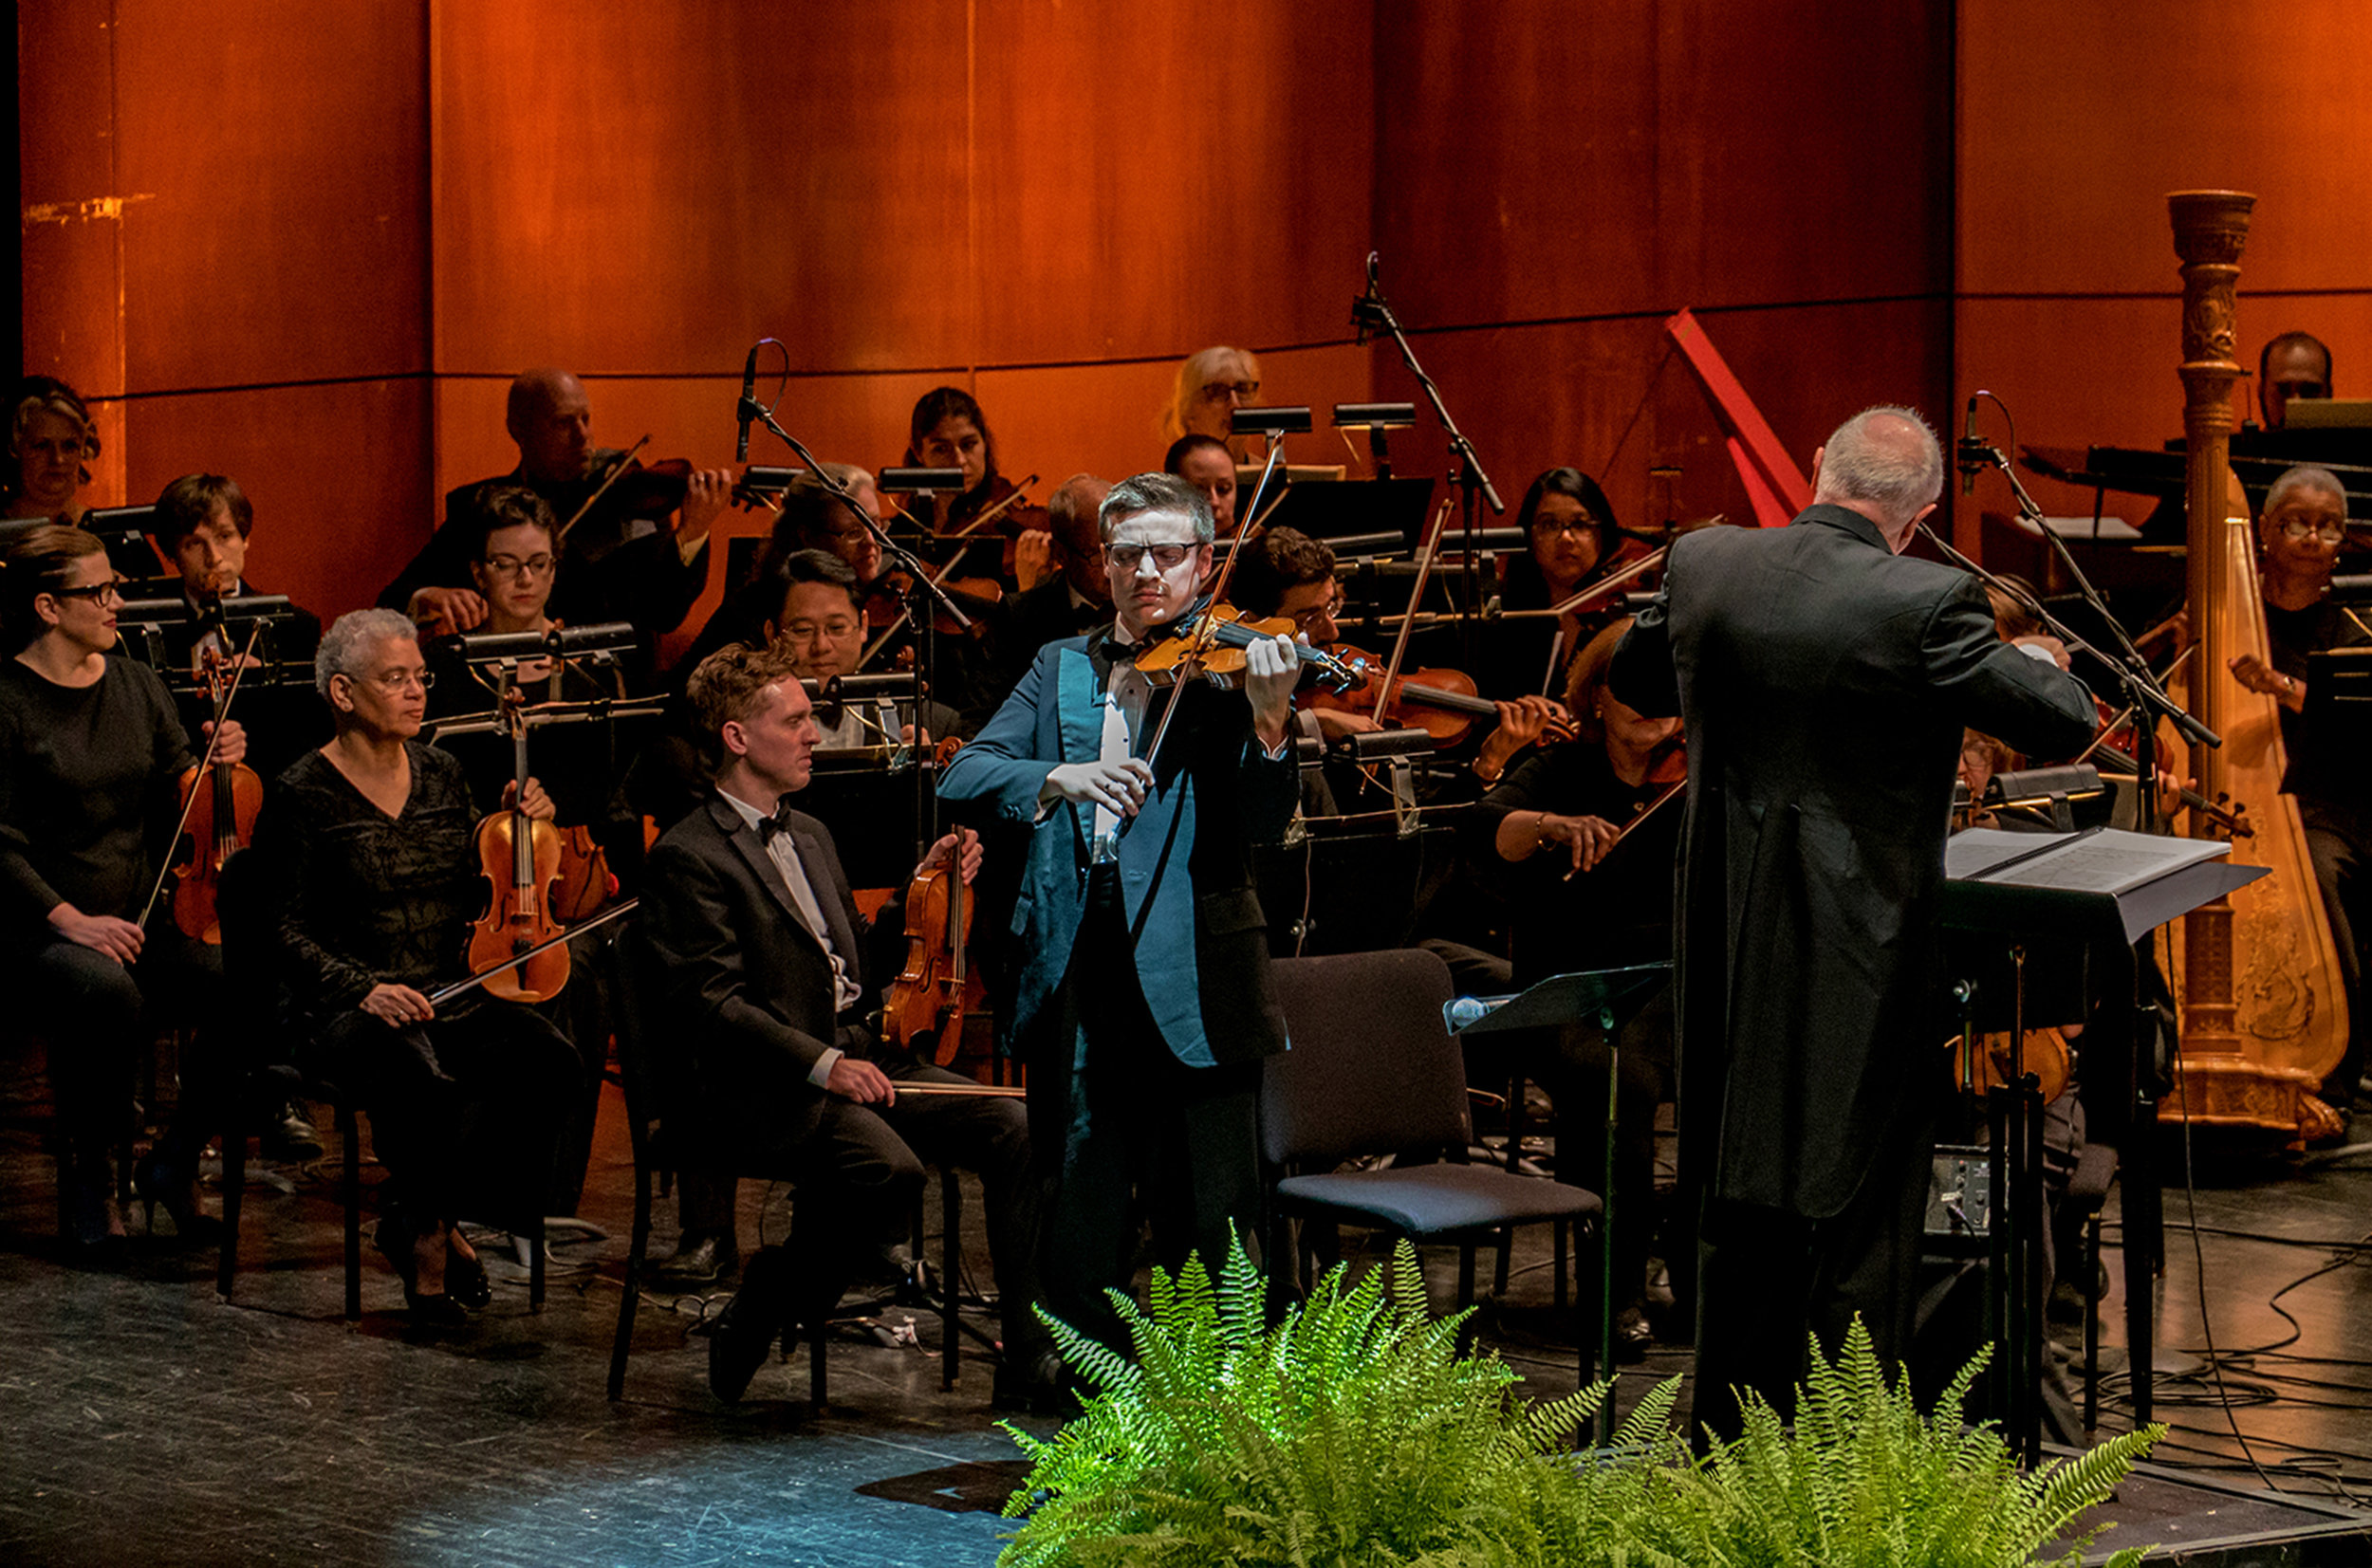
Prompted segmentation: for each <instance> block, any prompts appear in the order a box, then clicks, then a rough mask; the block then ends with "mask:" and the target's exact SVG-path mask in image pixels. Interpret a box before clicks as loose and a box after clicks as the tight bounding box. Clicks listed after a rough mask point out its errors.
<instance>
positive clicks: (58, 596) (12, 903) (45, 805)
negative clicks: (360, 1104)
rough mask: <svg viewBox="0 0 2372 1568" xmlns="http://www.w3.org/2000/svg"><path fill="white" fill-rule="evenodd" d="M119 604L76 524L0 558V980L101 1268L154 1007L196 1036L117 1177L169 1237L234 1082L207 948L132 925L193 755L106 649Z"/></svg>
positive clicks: (145, 677)
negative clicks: (34, 1049)
mask: <svg viewBox="0 0 2372 1568" xmlns="http://www.w3.org/2000/svg"><path fill="white" fill-rule="evenodd" d="M121 602H122V588H121V581H120V579H119V578H118V577H117V575H116V572H115V568H114V566H113V564H112V563H110V562H109V561H108V559H107V554H106V546H105V544H103V543H102V541H101V540H100V539H99V538H98V537H97V536H96V535H93V534H90V533H86V532H84V531H83V530H82V529H80V528H76V527H70V526H66V525H64V524H57V523H44V524H39V525H36V526H33V527H31V528H29V529H27V530H25V531H23V532H21V533H18V534H17V535H15V537H14V538H13V539H12V540H11V541H10V542H9V544H8V546H7V549H6V553H5V556H4V557H0V634H4V635H5V636H7V638H8V641H9V653H10V655H11V656H10V657H9V659H8V661H7V662H6V663H5V664H0V896H5V899H6V905H7V907H6V911H5V929H4V930H0V972H5V973H6V974H7V975H8V977H9V981H10V985H11V994H12V995H14V996H15V997H16V998H17V1000H18V1005H19V1006H20V1007H21V1009H22V1011H23V1013H24V1015H25V1016H26V1017H27V1018H28V1020H29V1022H30V1023H31V1024H32V1026H33V1027H34V1028H35V1029H37V1030H38V1031H40V1033H41V1034H42V1035H43V1036H44V1038H45V1039H46V1042H47V1044H48V1055H49V1075H50V1079H51V1085H52V1090H53V1092H54V1094H55V1095H56V1097H57V1116H58V1124H59V1141H60V1144H61V1146H62V1149H63V1155H62V1164H63V1167H64V1172H65V1179H64V1182H63V1183H62V1195H61V1204H60V1214H59V1230H60V1234H61V1236H62V1238H63V1239H64V1240H65V1242H66V1243H67V1244H68V1246H69V1248H70V1250H71V1251H72V1252H73V1253H74V1254H75V1255H76V1256H78V1257H80V1258H82V1259H83V1260H85V1261H87V1262H89V1263H92V1264H101V1265H113V1264H118V1263H120V1261H121V1259H122V1249H123V1245H124V1242H123V1238H124V1234H125V1232H124V1226H123V1217H122V1215H121V1213H120V1211H119V1210H118V1208H117V1207H116V1201H115V1193H116V1175H115V1170H114V1163H115V1154H116V1150H117V1148H118V1147H119V1145H120V1144H121V1143H122V1142H124V1141H125V1140H126V1139H128V1138H129V1136H130V1134H131V1132H132V1121H133V1108H134V1083H135V1079H136V1077H137V1070H138V1064H139V1061H140V1060H141V1056H142V1054H143V1053H144V1052H145V1051H146V1049H147V1047H148V1041H149V1036H150V1032H151V1031H152V1030H153V1028H154V1024H155V1017H156V1010H157V1009H158V1007H159V1006H161V1005H165V1004H167V1003H168V1002H170V1005H172V1006H173V1007H174V1008H175V1009H176V1011H177V1012H178V1013H179V1014H180V1015H181V1016H182V1017H183V1018H185V1019H186V1020H188V1021H189V1022H191V1023H193V1024H195V1025H196V1029H195V1039H194V1042H193V1043H192V1045H191V1047H190V1049H189V1051H188V1052H187V1053H186V1054H185V1056H184V1060H183V1062H182V1081H181V1094H180V1102H179V1105H178V1108H177V1111H176V1116H175V1117H174V1120H173V1123H172V1125H171V1126H170V1127H168V1128H167V1129H166V1130H165V1133H164V1135H163V1136H162V1137H161V1138H159V1139H158V1142H157V1144H156V1146H155V1148H154V1149H153V1150H152V1152H151V1153H149V1155H148V1157H147V1158H146V1159H145V1160H143V1161H142V1162H141V1164H140V1166H139V1169H138V1171H136V1172H135V1173H134V1185H135V1186H136V1188H137V1189H138V1190H139V1193H140V1195H141V1196H142V1197H143V1198H144V1199H146V1200H147V1201H148V1202H149V1204H150V1206H151V1211H152V1215H153V1211H154V1208H155V1206H157V1205H159V1204H161V1205H162V1206H163V1207H164V1208H165V1209H166V1210H167V1212H168V1213H170V1214H171V1215H172V1217H173V1220H174V1222H175V1226H176V1229H177V1230H178V1231H179V1232H180V1233H181V1234H182V1235H183V1236H185V1237H189V1238H192V1239H196V1238H199V1237H202V1236H203V1235H205V1234H207V1233H208V1232H209V1231H210V1229H211V1227H212V1224H213V1222H211V1221H210V1220H209V1219H208V1217H207V1216H206V1215H205V1213H204V1211H203V1210H202V1208H201V1207H200V1205H199V1202H198V1198H197V1155H198V1152H199V1151H200V1150H201V1149H203V1148H204V1147H205V1144H206V1141H207V1139H208V1138H210V1137H211V1136H213V1134H214V1132H215V1131H217V1130H218V1129H219V1127H220V1125H221V1122H222V1118H223V1113H224V1109H225V1105H226V1100H225V1098H224V1097H225V1096H226V1095H228V1094H230V1093H232V1089H233V1082H234V1079H235V1076H236V1075H235V1070H234V1067H233V1065H232V1062H231V1061H229V1060H228V1053H229V1051H230V1049H231V1047H230V1044H229V1042H226V1041H225V1040H223V1039H222V1037H221V1031H220V1030H219V1028H218V1027H217V1023H218V1010H219V1007H220V1003H221V990H222V956H221V950H220V949H219V948H216V947H212V946H209V945H207V944H206V943H203V942H200V941H196V940H194V939H192V938H191V937H189V936H188V935H186V934H184V933H183V932H180V931H179V930H178V929H177V928H176V927H175V926H174V925H173V923H172V922H171V921H169V920H168V921H160V922H158V924H157V925H156V926H154V927H148V926H144V925H143V924H142V922H143V921H144V920H145V919H146V917H147V916H148V914H149V913H150V911H151V910H152V909H153V908H154V907H155V894H154V890H155V889H156V887H157V884H158V866H159V864H160V862H161V857H162V855H163V854H164V853H165V852H166V851H167V850H168V849H169V848H170V847H171V842H172V827H173V824H174V822H175V821H176V814H177V811H178V808H179V805H180V802H181V784H182V780H183V777H184V775H185V774H186V773H190V772H191V770H192V769H193V768H194V767H195V763H196V760H197V759H196V758H195V756H194V755H193V753H192V748H191V747H190V744H189V737H188V736H187V734H186V733H185V732H184V731H183V729H182V727H181V720H180V716H179V715H178V713H177V712H176V710H175V708H174V704H173V699H172V697H171V696H170V695H169V694H168V693H167V692H166V690H165V686H164V682H163V681H162V680H160V679H159V678H158V675H157V674H156V673H155V672H154V671H151V670H150V669H148V668H147V667H146V666H145V665H142V664H139V663H138V662H136V661H134V660H131V659H125V658H111V657H109V656H108V655H109V654H110V652H111V651H112V650H113V649H114V648H115V646H116V642H117V632H116V609H117V607H118V605H120V603H121ZM208 729H209V730H212V729H213V725H212V724H211V723H210V724H209V726H208ZM246 752H247V735H246V732H245V730H244V729H242V728H241V726H240V725H239V723H238V721H237V720H235V719H232V720H226V721H225V722H224V723H223V724H222V725H221V726H220V730H219V735H218V737H217V738H216V741H215V746H214V758H215V760H216V761H219V762H222V763H224V764H235V763H237V762H238V761H239V760H240V759H241V758H242V757H243V756H245V755H246ZM193 776H194V775H193Z"/></svg>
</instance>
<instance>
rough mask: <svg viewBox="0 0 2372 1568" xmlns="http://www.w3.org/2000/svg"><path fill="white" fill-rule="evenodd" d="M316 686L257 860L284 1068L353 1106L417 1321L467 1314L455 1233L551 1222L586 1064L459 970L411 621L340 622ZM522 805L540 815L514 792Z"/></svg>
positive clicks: (458, 839) (451, 780) (458, 891)
mask: <svg viewBox="0 0 2372 1568" xmlns="http://www.w3.org/2000/svg"><path fill="white" fill-rule="evenodd" d="M314 684H315V687H316V689H317V690H319V691H320V692H321V694H322V698H323V700H324V701H325V702H326V703H327V704H328V705H329V709H330V714H331V718H332V722H333V723H334V724H335V726H336V734H335V735H334V737H333V738H332V739H331V740H330V742H329V744H328V745H326V746H324V747H322V748H321V749H320V750H318V751H314V752H309V753H307V754H306V756H304V757H302V758H300V759H298V761H297V762H296V764H295V765H294V766H291V767H290V768H289V769H288V770H287V772H286V773H283V774H282V775H281V776H280V783H279V786H278V789H277V791H276V793H275V794H274V795H273V797H272V799H271V800H270V801H269V802H268V803H267V804H266V805H265V808H264V813H263V816H262V818H261V819H260V820H259V821H258V822H257V823H256V831H255V853H256V854H258V855H261V856H263V857H265V863H266V864H267V865H268V866H269V868H270V876H269V882H268V884H267V885H268V886H269V889H270V891H271V895H272V896H273V897H275V898H277V899H278V900H279V906H278V908H277V910H276V911H275V912H274V917H273V929H274V931H275V932H276V933H277V936H278V948H279V956H280V959H281V968H282V971H283V974H284V977H285V979H286V981H287V988H288V994H289V999H290V1005H291V1007H292V1010H293V1016H292V1018H291V1020H290V1022H291V1024H293V1026H294V1032H295V1035H296V1050H297V1055H298V1059H299V1061H302V1062H304V1063H305V1065H306V1066H307V1067H308V1068H309V1069H311V1070H312V1071H314V1072H315V1073H316V1074H318V1075H319V1076H320V1077H322V1078H324V1079H327V1080H329V1081H330V1082H332V1083H335V1084H337V1085H338V1086H339V1087H341V1088H342V1089H343V1090H345V1091H346V1092H347V1093H349V1094H352V1095H354V1096H355V1097H356V1098H358V1099H359V1100H360V1102H361V1107H362V1109H363V1111H364V1112H365V1113H366V1114H367V1115H368V1116H369V1117H370V1121H371V1137H372V1142H373V1145H374V1147H375V1148H376V1149H377V1151H378V1154H379V1158H380V1163H382V1164H383V1165H385V1166H386V1168H387V1170H388V1172H389V1181H388V1183H387V1184H386V1186H385V1187H384V1188H382V1190H381V1206H380V1225H379V1241H378V1245H379V1249H380V1252H382V1253H384V1254H385V1255H386V1257H387V1259H388V1262H389V1263H390V1264H393V1265H394V1267H395V1270H396V1273H397V1275H398V1278H400V1279H401V1280H402V1282H403V1291H404V1300H405V1301H406V1302H407V1303H408V1304H409V1305H410V1307H411V1309H412V1315H413V1321H414V1322H415V1323H416V1324H417V1325H420V1326H424V1327H438V1326H451V1325H454V1324H457V1323H460V1322H462V1321H465V1320H466V1318H467V1313H466V1312H465V1311H464V1309H465V1308H469V1307H475V1306H483V1305H485V1304H486V1302H487V1301H489V1300H490V1299H491V1290H490V1288H489V1286H488V1284H487V1281H486V1273H485V1270H484V1268H483V1267H481V1266H480V1264H478V1262H477V1258H476V1255H475V1253H474V1252H473V1250H472V1249H471V1246H470V1244H469V1243H468V1242H467V1241H466V1240H464V1239H463V1237H462V1235H461V1233H460V1231H459V1230H458V1229H457V1228H456V1227H455V1226H454V1221H455V1219H456V1218H457V1217H458V1216H460V1215H461V1214H462V1213H464V1212H467V1213H469V1214H471V1215H473V1216H474V1217H477V1218H481V1219H487V1220H491V1221H494V1222H496V1223H511V1224H517V1223H520V1222H522V1221H524V1220H526V1219H528V1218H530V1217H534V1216H540V1215H542V1214H543V1213H545V1212H546V1204H547V1189H548V1186H549V1179H550V1164H551V1159H552V1148H553V1144H554V1141H555V1137H556V1134H557V1131H558V1127H559V1125H560V1122H561V1120H562V1118H563V1116H564V1114H565V1109H566V1107H568V1106H570V1105H573V1104H574V1103H576V1100H577V1098H578V1096H579V1093H580V1080H581V1078H582V1074H583V1069H582V1067H581V1066H580V1064H579V1062H578V1060H577V1054H576V1051H575V1049H574V1048H573V1047H572V1046H571V1045H570V1044H569V1043H568V1042H567V1041H566V1039H565V1038H564V1037H563V1036H562V1035H561V1033H560V1032H559V1030H558V1029H556V1028H554V1027H553V1026H552V1024H549V1023H547V1021H546V1020H545V1019H544V1018H543V1017H542V1016H540V1015H539V1014H538V1013H536V1012H535V1011H534V1010H533V1009H532V1008H529V1007H526V1006H523V1005H519V1004H516V1003H511V1002H505V1001H502V1000H499V999H497V998H493V997H490V996H488V995H487V994H486V993H485V991H484V990H483V989H479V990H473V991H470V992H466V993H464V994H463V995H461V996H459V997H455V998H453V999H451V1000H449V1001H447V1002H444V1003H441V1004H440V1003H435V1002H432V1001H431V1000H430V996H431V993H433V992H435V990H436V989H437V988H438V987H441V986H443V985H446V984H447V983H449V982H452V981H454V980H458V979H460V978H462V975H463V970H462V963H461V955H462V951H463V944H462V933H463V930H464V928H465V927H466V925H467V924H468V922H469V921H470V919H471V918H472V917H473V915H474V914H476V913H477V912H478V909H479V908H480V906H481V905H482V904H483V903H484V901H485V878H484V877H483V876H480V875H479V873H478V869H477V864H476V856H475V855H474V853H473V844H472V835H473V829H474V827H475V825H476V822H477V819H478V811H477V808H476V806H475V804H474V803H473V802H472V801H471V799H470V791H469V785H468V783H467V781H466V779H465V777H464V775H463V772H462V767H461V765H460V763H458V762H457V761H455V760H454V758H453V757H452V756H450V755H449V754H447V753H446V752H443V751H440V750H438V749H436V748H435V747H431V746H425V745H422V744H421V742H420V740H419V733H420V726H421V721H422V718H423V715H424V713H425V712H426V709H427V701H428V688H429V686H430V684H431V681H430V676H429V673H428V669H427V665H426V663H425V662H424V661H423V659H422V657H421V655H420V646H419V640H418V629H417V627H416V626H414V625H413V623H412V622H411V620H409V619H408V618H405V617H404V616H403V615H402V614H400V613H399V612H398V611H394V610H356V611H354V612H352V613H350V614H347V615H344V616H341V617H340V618H338V620H337V622H336V624H334V625H332V626H331V627H330V629H329V631H328V633H327V634H326V635H324V636H323V638H322V646H321V652H320V654H319V655H317V656H316V658H315V661H314ZM524 804H525V808H526V810H527V813H528V816H530V817H534V818H538V819H541V820H547V821H548V820H549V819H550V817H551V815H552V802H551V800H550V798H549V797H547V795H546V794H545V793H544V791H543V788H542V786H541V785H540V784H535V783H534V782H533V781H531V780H530V781H529V783H528V788H527V790H526V792H525V797H524Z"/></svg>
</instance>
